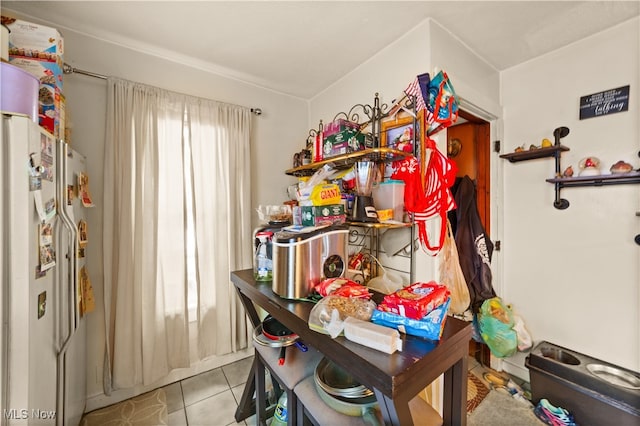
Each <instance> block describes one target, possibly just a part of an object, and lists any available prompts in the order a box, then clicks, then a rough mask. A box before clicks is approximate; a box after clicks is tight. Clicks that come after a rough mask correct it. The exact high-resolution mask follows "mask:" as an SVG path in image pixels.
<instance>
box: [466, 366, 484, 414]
mask: <svg viewBox="0 0 640 426" xmlns="http://www.w3.org/2000/svg"><path fill="white" fill-rule="evenodd" d="M488 394H489V388H487V386H486V385H485V384H484V383H482V380H480V379H479V378H477V377H476V376H475V375H474V374H473V373H471V372H468V373H467V415H469V414H471V413H472V412H473V410H475V409H476V407H477V406H478V405H480V403H481V402H482V400H483V399H485V398H486V396H487V395H488Z"/></svg>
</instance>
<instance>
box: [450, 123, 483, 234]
mask: <svg viewBox="0 0 640 426" xmlns="http://www.w3.org/2000/svg"><path fill="white" fill-rule="evenodd" d="M460 117H462V118H464V119H465V120H466V121H465V122H464V123H461V124H457V125H455V126H452V127H449V128H448V129H447V154H448V156H449V158H451V159H452V160H453V161H455V163H456V165H457V166H458V173H457V176H458V177H463V176H465V175H469V177H470V178H471V179H472V180H473V181H474V182H475V183H476V201H477V206H478V213H479V214H480V220H481V221H482V225H483V226H484V229H485V231H486V233H487V235H489V236H491V228H490V225H491V220H490V219H491V216H490V211H491V209H490V203H489V202H490V198H489V193H490V189H491V179H490V177H491V169H490V163H489V159H490V153H491V152H490V149H491V144H490V140H489V139H490V133H489V123H488V122H486V121H484V120H482V119H480V118H478V117H475V116H473V115H471V114H469V113H465V112H464V111H461V112H460Z"/></svg>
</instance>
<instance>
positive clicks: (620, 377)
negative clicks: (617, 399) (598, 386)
mask: <svg viewBox="0 0 640 426" xmlns="http://www.w3.org/2000/svg"><path fill="white" fill-rule="evenodd" d="M587 370H589V372H590V373H591V374H593V375H594V376H596V377H597V378H599V379H600V380H604V381H605V382H608V383H611V384H612V385H615V386H621V387H623V388H627V389H634V390H637V389H640V378H638V377H637V376H635V375H633V374H631V373H627V372H626V371H623V370H620V369H618V368H615V367H611V366H608V365H602V364H587Z"/></svg>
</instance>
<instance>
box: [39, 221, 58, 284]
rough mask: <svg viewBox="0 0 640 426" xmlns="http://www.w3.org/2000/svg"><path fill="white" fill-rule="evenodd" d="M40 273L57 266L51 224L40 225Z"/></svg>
mask: <svg viewBox="0 0 640 426" xmlns="http://www.w3.org/2000/svg"><path fill="white" fill-rule="evenodd" d="M39 240H40V241H39V248H40V271H42V272H44V271H46V270H47V269H51V268H52V267H54V266H55V264H56V251H55V249H54V247H53V226H52V225H51V224H50V223H43V224H41V225H40V238H39Z"/></svg>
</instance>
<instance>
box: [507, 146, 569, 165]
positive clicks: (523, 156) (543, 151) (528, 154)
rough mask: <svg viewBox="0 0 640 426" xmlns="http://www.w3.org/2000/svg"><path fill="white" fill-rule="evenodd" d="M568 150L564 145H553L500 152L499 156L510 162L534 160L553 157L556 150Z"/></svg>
mask: <svg viewBox="0 0 640 426" xmlns="http://www.w3.org/2000/svg"><path fill="white" fill-rule="evenodd" d="M563 151H569V148H568V147H566V146H564V145H554V146H550V147H548V148H538V149H530V150H528V151H520V152H512V153H509V154H502V155H501V156H500V158H504V159H505V160H509V161H510V162H512V163H517V162H518V161H527V160H535V159H537V158H547V157H553V156H554V155H555V154H556V153H557V152H563Z"/></svg>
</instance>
